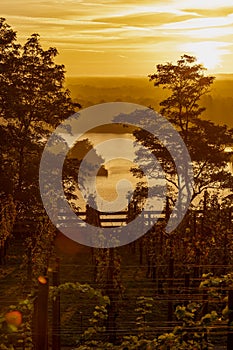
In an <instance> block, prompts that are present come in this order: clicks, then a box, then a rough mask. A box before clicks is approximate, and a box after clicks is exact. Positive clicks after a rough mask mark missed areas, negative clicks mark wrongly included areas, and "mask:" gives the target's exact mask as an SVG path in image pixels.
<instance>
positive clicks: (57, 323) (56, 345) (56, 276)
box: [52, 258, 61, 350]
mask: <svg viewBox="0 0 233 350" xmlns="http://www.w3.org/2000/svg"><path fill="white" fill-rule="evenodd" d="M59 284H60V259H59V258H57V259H56V266H55V270H54V271H53V286H54V287H58V286H59ZM60 328H61V320H60V294H58V295H57V296H56V299H53V321H52V350H60V349H61V341H60V336H61V335H60Z"/></svg>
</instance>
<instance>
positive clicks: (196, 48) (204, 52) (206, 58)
mask: <svg viewBox="0 0 233 350" xmlns="http://www.w3.org/2000/svg"><path fill="white" fill-rule="evenodd" d="M228 45H229V43H225V42H216V41H205V42H198V43H189V44H183V45H181V46H180V49H181V50H184V51H186V52H189V53H191V54H193V55H194V56H196V58H197V60H198V62H200V63H202V64H203V65H204V66H205V67H206V68H207V69H210V70H211V69H215V68H218V67H221V62H222V56H223V55H226V54H228V53H229V50H227V49H225V47H227V46H228Z"/></svg>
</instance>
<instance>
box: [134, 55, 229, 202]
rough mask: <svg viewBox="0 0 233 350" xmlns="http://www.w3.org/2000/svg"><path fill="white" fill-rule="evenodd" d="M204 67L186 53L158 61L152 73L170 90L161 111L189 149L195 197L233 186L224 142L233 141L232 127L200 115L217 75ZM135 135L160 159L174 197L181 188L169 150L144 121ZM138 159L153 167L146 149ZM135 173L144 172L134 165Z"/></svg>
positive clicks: (139, 175)
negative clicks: (209, 191) (154, 135)
mask: <svg viewBox="0 0 233 350" xmlns="http://www.w3.org/2000/svg"><path fill="white" fill-rule="evenodd" d="M205 70H206V69H205V68H204V67H203V66H202V65H200V64H197V63H196V58H195V57H192V56H188V55H183V56H182V57H181V58H180V60H178V61H177V63H176V64H172V63H166V64H159V65H157V71H156V73H154V74H151V75H149V78H150V81H153V82H154V85H155V87H160V86H161V87H162V88H163V89H166V90H168V94H169V96H168V97H167V98H166V99H165V100H163V101H161V102H160V106H161V107H162V108H161V111H160V112H161V114H162V115H163V116H165V117H166V118H167V119H168V120H169V121H170V122H171V123H172V124H173V125H174V127H175V128H176V129H177V131H178V132H179V133H180V135H181V137H182V138H183V140H184V142H185V144H186V146H187V148H188V151H189V153H190V156H191V159H192V163H193V170H194V180H195V186H194V189H193V198H192V199H194V198H196V197H197V196H198V195H199V194H201V193H203V191H205V190H206V189H208V188H212V189H215V190H216V189H219V188H221V189H224V188H232V183H233V182H232V174H230V173H229V172H228V171H227V167H226V164H227V161H228V160H229V155H228V154H227V153H226V152H224V149H225V146H226V145H227V144H232V143H233V130H232V129H228V128H227V126H226V125H223V126H220V125H215V124H214V123H213V122H211V121H208V120H204V119H202V118H201V114H202V112H203V111H204V108H203V107H201V106H200V99H201V97H202V96H203V95H205V94H207V93H208V92H209V88H210V86H211V84H212V83H213V81H214V77H212V76H206V75H205ZM134 136H135V138H136V140H137V141H138V142H140V143H141V144H142V145H143V146H145V147H146V148H148V149H150V150H151V152H153V153H154V155H155V156H156V157H157V159H158V160H159V161H160V162H161V164H162V166H163V169H164V171H165V172H166V180H167V182H168V184H169V185H170V187H169V188H170V197H171V200H172V201H174V194H173V192H174V191H175V192H176V191H177V190H178V185H177V179H176V169H175V164H174V162H173V160H172V159H171V156H170V154H169V152H168V151H167V149H166V148H165V147H164V145H162V144H161V142H160V141H159V140H157V139H156V138H155V137H153V135H151V134H150V133H148V132H147V131H145V129H144V128H143V125H142V126H141V129H137V130H136V131H135V132H134ZM137 159H138V160H140V161H142V160H143V161H144V162H145V164H146V163H147V165H146V166H147V168H148V171H149V170H151V171H153V169H154V162H153V161H148V160H147V159H146V156H145V154H144V152H143V149H141V150H140V149H139V151H138V153H137ZM137 159H136V163H137ZM133 173H134V174H135V175H136V176H138V177H141V176H142V173H141V171H140V170H137V169H134V170H133Z"/></svg>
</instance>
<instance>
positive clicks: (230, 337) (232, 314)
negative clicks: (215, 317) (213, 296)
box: [227, 289, 233, 350]
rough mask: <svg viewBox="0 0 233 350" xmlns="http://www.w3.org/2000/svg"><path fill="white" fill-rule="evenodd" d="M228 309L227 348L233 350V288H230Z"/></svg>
mask: <svg viewBox="0 0 233 350" xmlns="http://www.w3.org/2000/svg"><path fill="white" fill-rule="evenodd" d="M228 310H229V319H228V332H227V350H231V349H232V344H233V289H230V290H229V293H228Z"/></svg>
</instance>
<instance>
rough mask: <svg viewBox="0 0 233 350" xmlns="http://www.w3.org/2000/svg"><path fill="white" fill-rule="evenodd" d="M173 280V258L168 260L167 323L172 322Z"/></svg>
mask: <svg viewBox="0 0 233 350" xmlns="http://www.w3.org/2000/svg"><path fill="white" fill-rule="evenodd" d="M173 279H174V258H170V260H169V272H168V298H169V301H168V316H167V320H168V322H171V321H172V318H173V302H172V294H173Z"/></svg>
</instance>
